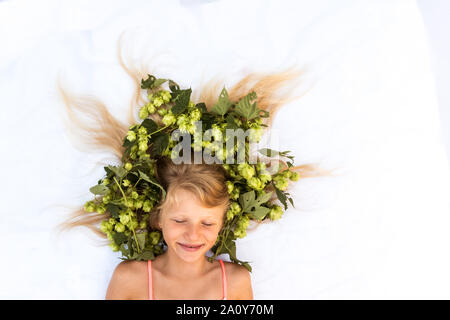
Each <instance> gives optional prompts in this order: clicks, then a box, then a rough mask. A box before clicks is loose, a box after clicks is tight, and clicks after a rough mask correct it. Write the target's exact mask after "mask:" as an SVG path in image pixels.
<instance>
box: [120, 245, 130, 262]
mask: <svg viewBox="0 0 450 320" xmlns="http://www.w3.org/2000/svg"><path fill="white" fill-rule="evenodd" d="M120 251H121V252H122V255H123V256H125V257H128V256H129V255H130V250H129V249H128V246H127V245H126V244H125V243H122V244H121V245H120ZM122 260H128V259H122Z"/></svg>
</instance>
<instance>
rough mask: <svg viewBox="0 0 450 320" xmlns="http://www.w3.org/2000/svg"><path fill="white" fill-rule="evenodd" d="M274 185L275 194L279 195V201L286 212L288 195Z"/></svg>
mask: <svg viewBox="0 0 450 320" xmlns="http://www.w3.org/2000/svg"><path fill="white" fill-rule="evenodd" d="M272 185H273V187H274V188H275V192H276V194H277V197H278V200H280V202H281V203H282V204H283V205H284V210H286V209H287V202H286V200H287V198H286V195H285V194H284V192H283V191H281V190H280V189H278V188H277V187H275V184H273V183H272Z"/></svg>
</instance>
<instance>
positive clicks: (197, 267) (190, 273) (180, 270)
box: [158, 248, 208, 281]
mask: <svg viewBox="0 0 450 320" xmlns="http://www.w3.org/2000/svg"><path fill="white" fill-rule="evenodd" d="M158 258H159V259H160V261H161V269H162V270H164V273H165V274H166V275H167V276H168V277H170V278H172V279H178V280H180V281H183V280H191V279H195V278H199V277H201V276H203V275H204V274H205V273H206V269H207V267H208V265H207V264H208V261H207V257H206V256H201V257H200V258H199V259H197V260H194V261H190V262H188V261H185V260H183V259H181V258H180V257H179V256H178V255H177V254H176V253H175V252H173V251H172V250H171V249H170V248H169V249H168V250H167V251H166V252H165V253H163V254H161V255H160V256H159V257H158Z"/></svg>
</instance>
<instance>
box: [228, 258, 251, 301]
mask: <svg viewBox="0 0 450 320" xmlns="http://www.w3.org/2000/svg"><path fill="white" fill-rule="evenodd" d="M225 270H226V273H227V279H228V281H227V283H228V287H229V293H228V295H229V299H230V300H253V289H252V281H251V275H250V272H249V271H248V270H247V269H246V268H245V267H244V266H241V265H239V264H236V263H232V262H225Z"/></svg>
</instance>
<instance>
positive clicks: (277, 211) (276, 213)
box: [269, 205, 283, 220]
mask: <svg viewBox="0 0 450 320" xmlns="http://www.w3.org/2000/svg"><path fill="white" fill-rule="evenodd" d="M282 215H283V209H282V208H281V207H280V206H278V205H274V206H273V207H272V208H271V209H270V212H269V218H270V220H278V219H280V218H281V216H282Z"/></svg>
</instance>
